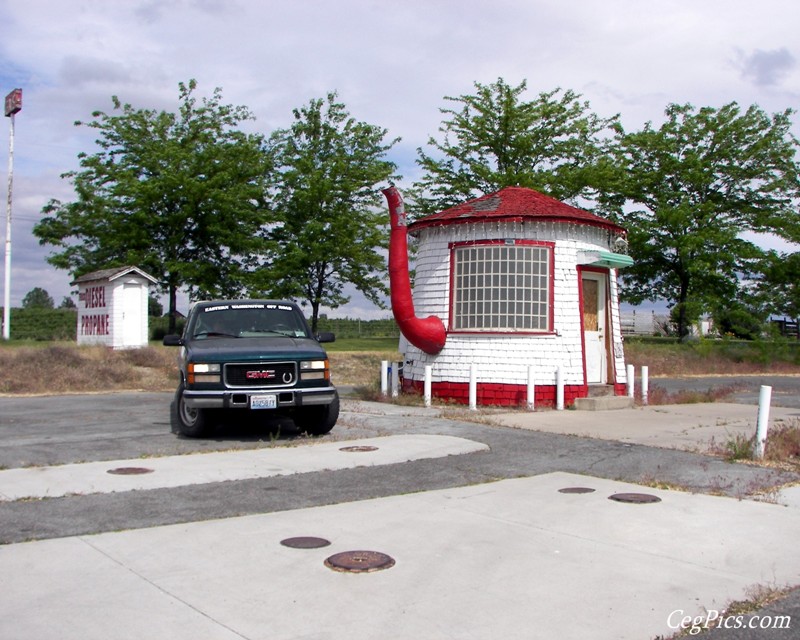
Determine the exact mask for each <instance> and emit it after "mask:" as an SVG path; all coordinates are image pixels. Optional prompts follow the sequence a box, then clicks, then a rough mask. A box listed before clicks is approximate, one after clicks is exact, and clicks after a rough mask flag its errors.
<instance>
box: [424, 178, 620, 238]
mask: <svg viewBox="0 0 800 640" xmlns="http://www.w3.org/2000/svg"><path fill="white" fill-rule="evenodd" d="M523 220H541V221H551V222H564V223H581V224H587V225H592V226H599V227H605V228H607V229H610V230H611V231H615V232H617V233H624V232H625V230H624V229H623V228H622V227H620V226H619V225H617V224H615V223H613V222H611V221H610V220H606V219H605V218H601V217H600V216H597V215H595V214H593V213H589V212H588V211H584V210H583V209H578V208H577V207H573V206H570V205H568V204H565V203H563V202H561V201H560V200H556V199H555V198H551V197H550V196H546V195H545V194H543V193H540V192H539V191H534V190H533V189H528V188H526V187H505V188H504V189H500V191H496V192H495V193H490V194H487V195H485V196H481V197H480V198H475V199H474V200H469V201H467V202H464V203H463V204H459V205H456V206H455V207H451V208H450V209H445V210H444V211H441V212H440V213H434V214H432V215H429V216H425V217H424V218H420V219H419V220H416V221H415V222H412V223H411V224H409V225H408V229H409V231H412V232H413V231H417V230H419V229H424V228H426V227H435V226H446V225H451V224H463V223H476V222H501V221H502V222H521V221H523Z"/></svg>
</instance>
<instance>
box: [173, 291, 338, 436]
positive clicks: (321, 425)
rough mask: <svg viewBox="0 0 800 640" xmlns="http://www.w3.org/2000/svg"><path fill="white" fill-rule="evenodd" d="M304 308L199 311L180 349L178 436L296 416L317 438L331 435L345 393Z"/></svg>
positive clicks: (240, 306)
mask: <svg viewBox="0 0 800 640" xmlns="http://www.w3.org/2000/svg"><path fill="white" fill-rule="evenodd" d="M334 340H335V337H334V335H333V334H332V333H320V334H319V335H316V336H315V335H312V333H311V329H310V328H309V326H308V323H307V322H306V319H305V316H304V315H303V313H302V312H301V311H300V308H299V307H298V306H297V305H296V304H294V303H293V302H286V301H276V300H216V301H209V302H198V303H197V304H195V305H194V306H193V307H192V309H191V311H190V312H189V316H188V318H187V320H186V325H185V327H184V331H183V335H181V336H178V335H167V336H165V337H164V344H165V345H167V346H177V347H180V353H179V356H178V366H179V369H180V381H179V384H178V390H177V392H176V393H175V402H173V404H172V410H171V423H172V427H173V430H174V431H177V432H178V433H180V434H181V435H184V436H188V437H193V438H197V437H202V436H204V435H206V434H207V433H208V432H209V430H210V429H211V428H213V427H214V426H215V425H216V424H217V423H218V422H219V421H221V418H223V417H226V418H227V419H230V417H234V416H236V415H237V412H239V415H241V416H242V417H244V412H246V413H247V414H249V415H255V414H257V413H260V412H265V414H266V413H268V414H270V415H275V414H278V413H281V414H285V415H288V416H290V417H291V418H292V419H293V420H294V422H295V424H296V425H297V427H298V428H299V429H301V430H302V431H304V432H306V433H308V434H311V435H323V434H325V433H328V432H329V431H330V430H331V429H332V428H333V426H334V425H335V424H336V420H337V418H338V417H339V394H338V392H337V391H336V387H334V386H333V384H332V383H331V374H330V366H329V363H328V356H327V354H326V353H325V350H324V349H323V348H322V347H321V346H320V343H321V342H333V341H334Z"/></svg>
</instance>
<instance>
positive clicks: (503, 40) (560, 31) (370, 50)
mask: <svg viewBox="0 0 800 640" xmlns="http://www.w3.org/2000/svg"><path fill="white" fill-rule="evenodd" d="M798 27H800V3H797V2H793V1H791V0H761V1H760V2H759V3H757V4H756V3H753V2H752V1H749V0H748V1H744V0H702V1H698V0H650V1H645V0H602V1H600V0H491V2H490V1H485V0H402V1H397V2H391V3H390V2H378V1H377V0H142V1H137V0H25V1H24V2H23V1H20V0H0V33H2V37H0V56H2V61H0V94H1V95H3V96H4V95H6V94H7V93H8V92H9V91H11V90H12V89H14V88H16V87H21V88H22V89H23V110H22V112H21V113H20V114H18V115H17V117H16V136H15V152H14V184H13V218H12V219H13V227H12V236H11V237H12V269H11V304H12V306H17V305H19V304H20V303H21V300H22V298H23V296H24V295H25V293H26V292H28V291H30V290H31V289H32V288H33V287H37V286H39V287H43V288H45V289H47V291H48V292H49V293H50V295H51V296H52V297H53V298H54V299H55V301H56V304H58V303H60V301H61V300H62V298H63V297H64V296H66V295H69V294H70V291H71V287H70V284H69V283H70V277H69V274H68V273H66V272H63V271H62V272H60V271H56V270H55V269H53V268H52V267H50V266H49V265H48V264H47V263H46V262H45V257H46V255H47V254H48V252H49V251H50V249H49V248H48V247H40V246H39V245H38V243H37V241H36V240H35V238H34V237H33V236H32V233H31V227H32V226H33V224H34V223H35V222H36V221H37V220H38V219H39V218H40V216H41V210H42V207H43V206H44V205H45V204H46V203H47V202H48V200H50V199H51V198H58V199H61V200H63V201H68V200H70V199H71V198H72V192H71V189H70V184H69V183H68V182H67V181H66V180H63V179H61V178H60V175H61V174H62V173H64V172H65V171H68V170H71V169H74V168H76V167H77V155H78V153H80V152H82V151H83V152H90V153H91V152H92V151H93V150H94V145H93V136H92V135H91V130H89V129H87V128H85V127H75V126H74V124H73V123H74V122H75V121H76V120H80V119H83V120H88V119H90V116H91V113H92V112H93V111H95V110H103V111H107V112H110V111H111V110H112V105H111V96H113V95H116V96H119V98H120V99H121V100H122V101H123V102H128V103H130V104H132V105H133V106H134V107H135V108H153V109H164V110H169V111H175V110H176V109H177V107H178V83H179V82H182V81H183V82H185V81H188V80H189V79H191V78H194V79H196V80H197V81H198V93H199V95H200V96H208V95H210V94H211V92H212V91H213V89H214V88H215V87H221V88H222V92H223V101H224V102H226V103H230V104H237V105H244V106H246V107H248V108H249V109H250V110H251V111H252V112H253V113H254V114H255V116H256V118H257V119H256V121H255V122H254V123H253V124H252V125H251V126H252V127H253V130H256V131H259V132H263V133H269V132H271V131H272V130H274V129H275V128H279V127H286V126H288V125H289V124H290V122H291V110H292V109H293V108H294V107H300V106H303V105H305V104H306V103H307V102H308V101H309V100H310V99H313V98H321V97H324V95H325V94H326V93H327V92H329V91H333V90H335V91H338V93H339V97H340V99H341V101H342V102H343V103H344V104H345V105H346V107H347V109H348V110H349V111H350V113H351V114H352V115H353V116H354V117H356V118H357V119H359V120H363V121H366V122H368V123H370V124H374V125H378V126H381V127H385V128H387V129H388V130H389V134H390V136H391V137H398V136H399V137H401V138H402V141H401V143H400V144H398V145H397V146H396V147H395V149H394V151H393V153H392V156H391V159H392V160H393V161H394V162H396V163H397V164H398V165H399V167H400V171H401V173H402V174H403V175H404V182H405V183H410V182H411V181H413V180H414V179H416V178H417V177H418V175H417V174H416V169H415V166H414V159H415V157H416V149H417V148H418V147H420V146H424V145H425V144H426V143H427V140H428V137H429V136H430V135H432V134H436V132H437V129H438V127H439V125H440V123H441V120H442V117H441V113H440V112H439V109H440V108H441V107H443V106H446V103H445V101H444V100H443V98H444V96H458V95H464V94H469V93H472V92H473V89H474V86H473V83H474V82H480V83H483V84H486V83H490V82H494V81H495V80H496V79H497V78H498V77H502V78H504V79H505V80H506V81H507V82H508V83H509V84H514V85H516V84H518V83H519V82H521V81H522V80H527V83H528V88H529V95H528V96H527V97H528V99H533V98H534V97H535V95H537V94H538V93H539V92H541V91H549V90H552V89H555V88H556V87H561V88H564V89H572V90H574V91H577V92H579V93H581V94H582V95H583V97H584V99H586V100H588V101H589V102H590V103H591V107H592V110H593V111H594V112H595V113H597V114H598V115H600V116H603V117H606V116H611V115H614V114H617V113H618V114H620V116H621V118H622V121H623V124H624V126H625V127H626V129H629V130H636V129H639V128H641V127H642V126H643V124H644V123H645V122H647V121H652V122H653V123H656V124H657V123H659V122H660V121H661V119H662V114H663V111H664V108H665V106H666V105H667V104H669V103H672V102H677V103H685V102H689V103H692V104H693V105H695V106H712V107H719V106H722V105H723V104H727V103H728V102H731V101H737V102H739V103H740V104H741V105H743V106H749V105H750V104H753V103H756V104H758V105H760V106H761V107H762V108H763V109H765V110H766V111H768V112H777V111H783V110H784V109H786V108H793V109H794V108H797V107H798V106H800V100H799V98H800V69H799V68H798V60H799V59H800V45H798V44H797V30H798ZM795 120H796V121H797V122H798V123H800V119H798V118H797V117H796V118H795ZM9 125H10V119H5V120H4V121H3V122H2V123H0V159H2V161H0V165H2V194H3V196H5V194H6V185H7V182H8V174H7V155H8V151H7V150H8V146H9V144H8V143H9V135H10V126H9ZM794 132H795V135H798V136H800V124H798V125H796V126H795V130H794ZM399 186H400V187H401V188H402V186H403V184H402V183H401V184H400V185H399ZM5 201H6V198H5V197H3V199H2V202H3V203H5ZM0 215H2V222H3V224H2V225H1V226H2V234H3V235H2V237H3V239H4V240H5V206H3V210H2V212H0ZM345 314H347V315H350V316H351V317H361V318H367V317H386V316H387V313H386V312H382V311H378V310H376V309H375V308H373V307H372V306H371V305H370V304H369V303H365V302H363V301H359V300H357V299H354V302H353V303H352V304H351V305H349V306H348V307H347V308H346V309H343V310H340V311H339V313H338V315H345Z"/></svg>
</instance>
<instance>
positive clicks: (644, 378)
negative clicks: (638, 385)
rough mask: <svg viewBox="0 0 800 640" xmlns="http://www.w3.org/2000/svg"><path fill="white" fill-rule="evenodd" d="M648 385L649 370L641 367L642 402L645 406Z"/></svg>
mask: <svg viewBox="0 0 800 640" xmlns="http://www.w3.org/2000/svg"><path fill="white" fill-rule="evenodd" d="M649 386H650V370H649V369H648V368H647V367H642V404H643V405H644V406H647V394H648V387H649Z"/></svg>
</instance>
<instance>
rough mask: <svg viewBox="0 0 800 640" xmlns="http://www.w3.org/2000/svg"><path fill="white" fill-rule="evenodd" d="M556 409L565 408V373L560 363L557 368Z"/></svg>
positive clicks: (561, 409)
mask: <svg viewBox="0 0 800 640" xmlns="http://www.w3.org/2000/svg"><path fill="white" fill-rule="evenodd" d="M556 409H557V410H558V411H563V410H564V374H563V372H562V371H561V366H560V365H559V367H558V368H557V369H556Z"/></svg>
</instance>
